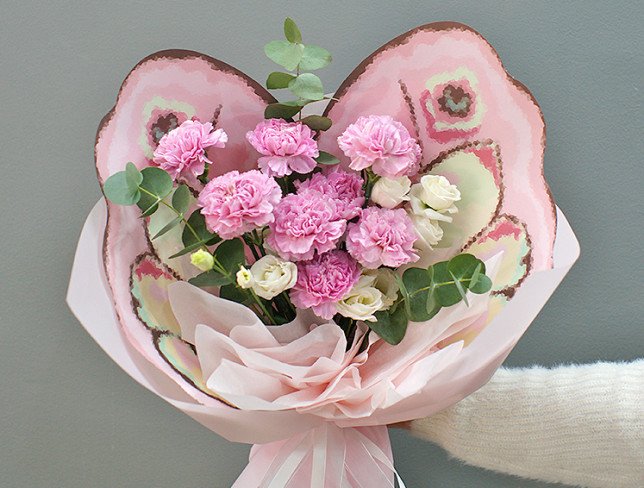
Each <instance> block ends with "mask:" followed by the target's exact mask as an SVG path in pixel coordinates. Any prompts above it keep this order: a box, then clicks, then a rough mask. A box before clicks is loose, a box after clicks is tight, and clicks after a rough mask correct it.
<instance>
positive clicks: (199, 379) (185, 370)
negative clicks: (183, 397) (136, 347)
mask: <svg viewBox="0 0 644 488" xmlns="http://www.w3.org/2000/svg"><path fill="white" fill-rule="evenodd" d="M156 344H157V348H158V350H159V352H160V353H161V355H163V357H165V359H166V360H167V361H168V362H169V363H170V365H171V366H172V367H173V368H174V369H175V370H176V371H177V372H178V373H179V374H181V375H182V376H184V377H186V378H187V379H188V380H189V381H190V382H191V383H192V384H193V385H194V386H195V387H197V388H198V389H200V390H201V391H203V392H204V393H208V394H209V395H212V392H210V391H209V390H208V388H207V387H206V383H205V382H204V380H203V375H202V373H201V366H200V365H199V359H198V358H197V355H196V354H195V351H194V349H193V348H192V346H191V345H190V344H188V343H187V342H185V341H183V340H181V339H180V338H179V337H177V336H175V335H172V334H161V335H160V336H158V337H157V339H156Z"/></svg>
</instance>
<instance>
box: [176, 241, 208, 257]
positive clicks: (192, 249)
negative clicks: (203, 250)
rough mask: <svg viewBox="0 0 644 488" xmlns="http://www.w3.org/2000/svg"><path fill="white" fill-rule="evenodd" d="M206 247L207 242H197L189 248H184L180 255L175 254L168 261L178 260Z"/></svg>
mask: <svg viewBox="0 0 644 488" xmlns="http://www.w3.org/2000/svg"><path fill="white" fill-rule="evenodd" d="M205 245H206V241H198V242H195V243H193V244H190V245H189V246H186V247H184V248H183V249H182V250H181V251H179V252H178V253H175V254H173V255H172V256H170V257H169V258H168V259H174V258H178V257H179V256H183V255H185V254H188V253H189V252H192V251H196V250H197V249H199V248H200V247H201V246H205Z"/></svg>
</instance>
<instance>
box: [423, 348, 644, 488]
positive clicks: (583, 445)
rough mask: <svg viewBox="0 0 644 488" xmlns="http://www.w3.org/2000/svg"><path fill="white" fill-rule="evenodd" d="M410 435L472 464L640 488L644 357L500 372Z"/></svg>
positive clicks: (593, 485)
mask: <svg viewBox="0 0 644 488" xmlns="http://www.w3.org/2000/svg"><path fill="white" fill-rule="evenodd" d="M410 429H411V431H412V433H414V434H415V435H417V436H420V437H423V438H425V439H428V440H431V441H433V442H435V443H437V444H439V445H440V446H442V447H443V448H444V449H446V450H447V451H448V452H449V453H451V454H452V455H453V456H455V457H457V458H459V459H461V460H462V461H464V462H466V463H467V464H471V465H474V466H479V467H483V468H487V469H491V470H495V471H500V472H503V473H509V474H513V475H517V476H522V477H526V478H533V479H539V480H543V481H550V482H559V483H564V484H569V485H576V486H583V487H589V488H622V487H628V488H642V487H644V359H642V360H638V361H635V362H632V363H596V364H590V365H584V366H561V367H557V368H554V369H546V368H541V367H534V368H529V369H500V370H499V371H498V372H497V373H496V375H495V376H494V377H493V378H492V379H491V380H490V382H489V383H488V384H487V385H486V386H484V387H483V388H481V389H480V390H479V391H477V392H475V393H474V394H472V395H471V396H469V397H467V398H465V399H464V400H462V401H461V402H459V403H458V404H456V405H454V406H453V407H451V408H449V409H447V410H444V411H443V412H440V413H438V414H436V415H434V416H432V417H429V418H424V419H420V420H416V421H413V422H411V424H410Z"/></svg>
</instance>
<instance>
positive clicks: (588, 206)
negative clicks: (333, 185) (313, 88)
mask: <svg viewBox="0 0 644 488" xmlns="http://www.w3.org/2000/svg"><path fill="white" fill-rule="evenodd" d="M643 5H644V4H642V3H641V2H638V1H637V0H632V1H621V2H620V1H610V2H606V1H597V2H591V1H583V2H582V1H567V2H560V1H552V2H543V1H542V2H535V1H526V2H523V1H512V2H510V1H500V0H499V1H482V0H480V1H476V2H455V1H445V0H443V1H433V0H432V1H430V0H426V1H422V2H421V1H419V2H393V1H370V2H366V1H365V2H348V1H346V0H345V1H337V0H333V1H322V0H320V1H318V2H312V1H299V2H286V1H272V2H266V1H264V2H252V3H251V2H221V1H210V2H184V3H181V2H178V1H172V2H171V1H155V2H148V1H145V2H144V1H135V2H133V1H123V2H120V1H103V2H91V1H79V2H72V1H66V2H63V1H50V2H37V1H8V0H1V1H0V46H1V48H0V164H1V166H0V167H1V170H2V171H1V173H0V195H2V212H1V213H0V218H1V219H2V224H1V229H2V233H1V234H0V236H1V242H2V247H1V249H2V252H1V253H0V260H1V268H0V271H1V273H0V286H1V289H2V293H1V300H2V302H1V308H0V313H1V315H0V318H1V320H0V334H1V339H0V486H2V487H5V486H6V487H21V488H28V487H34V488H35V487H39V488H40V487H54V488H58V487H61V488H62V487H64V488H81V487H82V488H86V487H137V488H147V487H174V486H181V487H183V488H189V487H195V488H196V487H200V488H201V487H213V488H223V487H227V486H230V484H231V483H232V481H233V480H234V479H235V478H236V476H237V475H238V473H239V472H240V471H241V470H242V468H243V466H244V465H245V463H246V456H247V447H246V446H243V445H234V444H230V443H228V442H226V441H224V440H223V439H220V438H218V437H217V436H216V435H214V434H212V433H211V432H209V431H207V430H206V429H204V428H202V427H201V426H199V425H198V424H197V423H195V422H194V421H192V420H191V419H189V418H188V417H186V416H184V415H183V414H181V413H180V412H178V411H175V410H174V409H173V408H172V407H170V406H169V405H166V404H164V403H163V402H162V401H160V400H159V399H158V398H156V397H155V396H153V395H152V394H150V393H148V392H147V391H145V390H144V389H143V388H141V387H139V386H138V385H137V384H135V383H134V382H133V381H132V380H131V379H130V378H129V377H128V376H126V375H125V374H124V373H123V372H122V371H121V370H120V369H119V368H118V366H116V365H115V364H113V363H112V361H111V360H110V359H108V357H107V356H106V355H105V354H104V353H103V352H102V351H101V350H100V349H99V348H98V347H97V346H96V345H95V343H94V342H93V341H92V339H91V338H90V337H89V335H87V333H86V332H85V331H84V330H83V329H82V328H81V327H80V325H79V324H78V323H77V322H76V320H75V319H74V317H73V316H72V315H71V313H70V312H69V310H68V309H67V307H66V305H65V303H64V295H65V291H66V287H67V280H68V277H69V271H70V266H71V262H72V257H73V253H74V249H75V245H76V240H77V238H78V234H79V232H80V229H81V225H82V223H83V221H84V219H85V217H86V215H87V213H88V212H89V210H90V209H91V207H92V205H93V204H94V203H95V202H96V200H97V199H98V198H99V195H100V193H99V189H98V185H97V183H96V180H95V173H94V167H93V160H92V158H93V141H94V134H95V129H96V126H97V124H98V122H99V120H100V119H101V117H102V116H103V114H105V113H106V112H107V110H109V109H110V108H111V107H112V105H113V103H114V99H115V96H116V92H117V90H118V88H119V86H120V83H121V81H122V80H123V78H124V77H125V75H126V74H127V73H128V71H129V70H130V69H131V68H132V66H134V64H135V63H136V62H137V61H138V60H139V59H140V58H143V57H144V56H146V55H147V54H149V53H152V52H154V51H157V50H161V49H165V48H173V47H176V48H187V49H193V50H196V51H201V52H204V53H208V54H210V55H211V56H214V57H218V58H220V59H222V60H224V61H227V62H229V63H231V64H234V65H235V66H236V67H238V68H240V69H241V70H242V71H245V72H246V73H248V74H249V75H251V76H252V77H254V78H255V79H257V80H260V81H263V80H264V79H265V76H266V74H267V73H268V72H269V71H270V70H271V69H272V66H271V64H270V62H269V61H268V60H265V59H264V56H263V54H262V46H263V43H264V42H266V41H268V40H271V39H273V38H277V37H278V36H280V25H281V21H282V19H283V18H284V17H285V16H286V15H290V16H293V17H294V18H295V19H296V20H297V21H298V23H299V24H300V27H301V28H302V30H303V32H304V35H305V37H306V40H308V41H310V42H315V43H317V44H321V45H323V46H325V47H327V48H328V49H330V50H331V51H332V53H333V54H334V57H335V60H334V63H333V64H332V65H331V67H329V68H327V69H326V70H325V71H323V72H322V74H323V78H324V81H325V85H326V87H327V88H328V89H329V90H330V89H332V88H335V87H336V86H337V85H338V84H339V83H340V82H341V81H342V79H343V78H344V77H345V76H346V75H347V74H348V73H349V72H350V71H351V70H352V68H353V67H355V66H356V65H357V64H358V63H359V62H360V61H361V60H362V59H363V58H364V57H365V56H367V55H368V54H370V53H371V52H372V51H373V50H375V49H376V48H378V47H379V46H380V45H381V44H383V43H384V42H386V41H388V40H389V39H390V38H392V37H394V36H396V35H398V34H400V33H402V32H404V31H407V30H408V29H410V28H412V27H415V26H416V25H418V24H422V23H426V22H431V21H438V20H458V21H461V22H465V23H467V24H470V25H471V26H473V27H474V28H475V29H477V30H478V31H480V32H481V33H482V34H483V35H484V36H486V37H487V39H488V40H489V41H490V42H491V43H492V44H493V45H494V46H495V47H496V49H497V50H498V51H499V53H500V55H501V57H502V59H503V60H504V62H505V64H506V67H507V69H508V70H509V71H510V73H512V74H513V75H514V76H515V77H516V78H518V79H519V80H521V81H522V82H524V83H525V84H526V85H527V86H528V87H529V88H530V89H531V90H532V92H533V93H534V95H535V96H536V98H537V99H538V100H539V102H540V104H541V106H542V108H543V111H544V113H545V117H546V120H547V123H548V149H547V154H546V175H547V177H548V179H549V182H550V184H551V186H552V190H553V193H554V195H555V198H556V200H557V203H558V204H559V206H560V207H561V208H562V209H563V210H564V211H565V212H566V214H567V216H568V218H569V220H570V222H571V223H572V225H573V227H574V229H575V230H576V232H577V234H578V237H579V240H580V242H581V245H582V257H581V259H580V261H579V262H578V264H577V265H576V266H575V267H574V268H573V270H572V272H571V273H570V274H569V276H568V277H567V279H566V280H565V282H564V283H563V285H562V286H561V287H560V289H559V290H558V291H557V292H556V294H555V296H554V297H553V298H552V299H551V300H550V302H549V304H548V305H547V306H546V308H545V309H544V310H543V311H542V313H541V314H540V316H539V317H538V319H537V320H536V321H535V322H534V324H533V325H532V327H531V329H530V330H529V331H528V332H527V334H526V335H525V336H524V338H523V339H522V340H521V342H520V343H519V345H518V346H517V348H516V349H515V351H514V352H513V353H512V355H511V356H510V358H509V359H508V360H507V363H506V364H507V365H509V366H525V365H531V364H544V365H554V364H559V363H566V362H573V361H574V362H590V361H596V360H600V359H601V360H628V359H632V358H635V357H638V356H641V355H642V346H643V344H644V335H643V330H642V318H641V314H642V313H643V312H644V310H643V307H642V291H641V290H642V284H643V283H642V278H641V276H642V255H641V253H642V237H643V236H642V221H643V220H642V204H643V203H644V202H643V201H642V181H643V176H644V175H643V171H642V165H643V164H644V161H643V160H642V159H643V158H642V154H643V153H644V151H643V150H644V146H643V144H642V135H643V133H644V132H643V131H642V129H644V127H643V125H644V124H643V117H642V108H643V104H642V91H641V89H642V75H643V74H644V70H643V63H642V49H644V42H643V37H642V22H643V21H644V9H643ZM392 438H393V445H394V451H395V456H396V462H397V467H398V469H399V471H400V472H401V474H402V475H403V477H404V479H405V480H406V482H407V485H408V486H410V487H441V488H442V487H448V488H449V487H459V488H462V487H480V488H483V487H496V488H499V487H501V488H502V487H532V488H537V487H545V486H547V485H545V484H542V483H538V482H530V481H524V480H519V479H517V478H512V477H507V476H501V475H496V474H493V473H490V472H485V471H483V470H479V469H475V468H470V467H465V466H462V465H461V464H459V463H458V462H456V461H454V460H450V459H449V458H448V456H447V455H446V454H445V453H444V452H443V451H442V450H441V449H439V448H438V447H435V446H433V445H431V444H429V443H425V442H422V441H419V440H415V439H412V438H410V437H409V436H408V435H407V434H405V433H402V432H394V433H393V434H392Z"/></svg>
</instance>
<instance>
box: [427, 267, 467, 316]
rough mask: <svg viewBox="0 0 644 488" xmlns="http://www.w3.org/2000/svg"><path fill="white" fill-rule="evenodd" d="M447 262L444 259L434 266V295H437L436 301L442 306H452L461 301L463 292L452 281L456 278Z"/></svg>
mask: <svg viewBox="0 0 644 488" xmlns="http://www.w3.org/2000/svg"><path fill="white" fill-rule="evenodd" d="M447 263H448V262H447V261H442V262H440V263H436V264H435V265H434V266H432V268H433V270H434V271H433V272H434V278H433V281H434V286H435V291H434V295H435V296H436V301H437V302H438V303H439V304H440V305H441V306H442V307H451V306H452V305H455V304H457V303H458V302H460V301H461V294H460V293H459V292H458V288H456V285H454V284H453V283H452V282H453V281H454V280H453V278H452V276H451V274H450V272H449V269H448V267H447Z"/></svg>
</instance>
